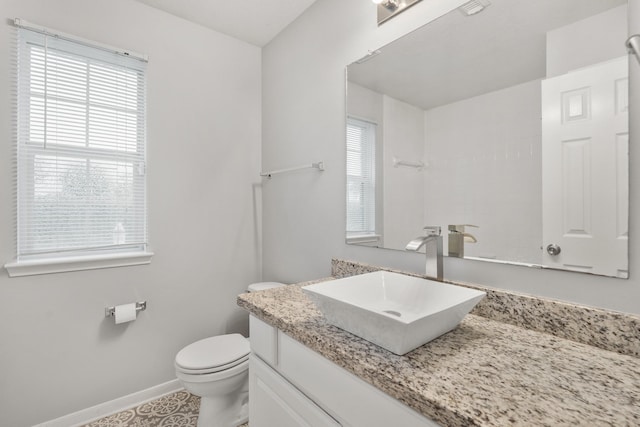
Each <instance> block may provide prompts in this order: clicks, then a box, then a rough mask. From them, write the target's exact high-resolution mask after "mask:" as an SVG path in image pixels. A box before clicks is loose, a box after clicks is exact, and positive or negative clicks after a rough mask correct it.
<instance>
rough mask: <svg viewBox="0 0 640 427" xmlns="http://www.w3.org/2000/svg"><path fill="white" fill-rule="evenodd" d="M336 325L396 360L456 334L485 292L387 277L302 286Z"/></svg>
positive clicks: (383, 273) (379, 275)
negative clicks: (441, 338) (438, 338)
mask: <svg viewBox="0 0 640 427" xmlns="http://www.w3.org/2000/svg"><path fill="white" fill-rule="evenodd" d="M302 291H303V292H304V293H305V294H307V295H308V296H309V298H310V299H311V300H312V301H313V302H314V303H315V304H316V306H317V307H318V309H319V310H320V312H322V314H323V315H324V317H325V318H326V319H327V322H329V323H330V324H332V325H335V326H337V327H339V328H341V329H344V330H346V331H348V332H351V333H352V334H354V335H357V336H359V337H360V338H364V339H365V340H367V341H370V342H372V343H374V344H377V345H379V346H380V347H383V348H385V349H387V350H389V351H391V352H392V353H395V354H399V355H402V354H406V353H408V352H410V351H411V350H413V349H415V348H417V347H420V346H421V345H423V344H426V343H428V342H429V341H431V340H433V339H435V338H437V337H439V336H440V335H442V334H444V333H446V332H449V331H451V330H452V329H454V328H455V327H456V326H458V324H459V323H460V321H462V319H463V318H464V316H466V315H467V313H469V311H471V309H472V308H473V307H474V306H475V305H476V304H477V303H478V302H479V301H480V300H481V299H482V298H483V297H484V296H485V293H484V292H482V291H477V290H475V289H469V288H465V287H462V286H455V285H450V284H446V283H441V282H436V281H433V280H426V279H421V278H418V277H411V276H405V275H404V274H398V273H391V272H388V271H376V272H374V273H367V274H361V275H358V276H352V277H347V278H344V279H336V280H330V281H327V282H322V283H318V284H315V285H308V286H303V287H302Z"/></svg>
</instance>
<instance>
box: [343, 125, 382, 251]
mask: <svg viewBox="0 0 640 427" xmlns="http://www.w3.org/2000/svg"><path fill="white" fill-rule="evenodd" d="M375 146H376V124H374V123H371V122H367V121H364V120H359V119H355V118H352V117H349V118H347V240H348V241H349V240H351V241H353V240H355V239H362V238H365V239H366V238H368V237H371V236H374V235H375V233H376V227H375V226H376V219H375V208H376V197H375V196H376V182H375V175H376V174H375V155H376V150H375Z"/></svg>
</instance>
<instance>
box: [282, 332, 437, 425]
mask: <svg viewBox="0 0 640 427" xmlns="http://www.w3.org/2000/svg"><path fill="white" fill-rule="evenodd" d="M278 371H279V372H280V373H281V374H282V376H284V377H285V378H287V379H288V380H289V381H291V383H293V384H294V385H295V386H296V387H297V388H299V389H300V390H301V391H302V392H303V393H304V394H305V395H307V396H308V397H309V398H310V399H311V400H313V401H314V402H317V403H318V404H319V405H320V406H322V407H323V409H324V410H325V411H327V412H328V413H329V414H330V415H331V416H332V417H334V418H335V419H337V420H338V421H339V422H340V423H341V424H342V425H343V426H345V427H346V426H367V427H389V426H412V427H438V426H439V425H438V424H437V423H435V422H434V421H432V420H429V419H428V418H426V417H424V416H423V415H421V414H419V413H417V412H415V411H414V410H413V409H411V408H409V407H408V406H406V405H404V404H402V403H400V402H399V401H397V400H395V399H393V398H391V397H390V396H388V395H387V394H385V393H383V392H382V391H380V390H378V389H377V388H375V387H373V386H372V385H370V384H367V383H366V382H364V381H363V380H361V379H360V378H358V377H356V376H355V375H353V374H351V373H350V372H348V371H347V370H345V369H343V368H341V367H339V366H338V365H335V364H334V363H332V362H330V361H329V360H328V359H325V358H324V357H322V356H320V355H319V354H317V353H315V352H314V351H312V350H310V349H309V348H307V347H305V346H304V345H302V344H300V343H299V342H297V341H296V340H294V339H293V338H290V337H289V336H287V335H285V334H284V333H282V332H280V331H278Z"/></svg>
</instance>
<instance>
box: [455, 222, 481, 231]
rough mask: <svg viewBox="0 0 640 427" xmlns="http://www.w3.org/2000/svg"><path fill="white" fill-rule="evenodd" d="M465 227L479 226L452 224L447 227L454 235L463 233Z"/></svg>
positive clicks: (475, 226)
mask: <svg viewBox="0 0 640 427" xmlns="http://www.w3.org/2000/svg"><path fill="white" fill-rule="evenodd" d="M465 227H474V228H480V227H479V226H477V225H473V224H452V225H449V231H452V232H454V233H464V228H465Z"/></svg>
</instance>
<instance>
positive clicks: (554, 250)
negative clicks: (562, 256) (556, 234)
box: [547, 243, 562, 256]
mask: <svg viewBox="0 0 640 427" xmlns="http://www.w3.org/2000/svg"><path fill="white" fill-rule="evenodd" d="M561 251H562V249H560V246H558V245H554V244H553V243H552V244H550V245H549V246H547V253H548V254H549V255H552V256H554V255H558V254H559V253H560V252H561Z"/></svg>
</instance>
